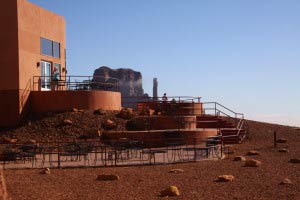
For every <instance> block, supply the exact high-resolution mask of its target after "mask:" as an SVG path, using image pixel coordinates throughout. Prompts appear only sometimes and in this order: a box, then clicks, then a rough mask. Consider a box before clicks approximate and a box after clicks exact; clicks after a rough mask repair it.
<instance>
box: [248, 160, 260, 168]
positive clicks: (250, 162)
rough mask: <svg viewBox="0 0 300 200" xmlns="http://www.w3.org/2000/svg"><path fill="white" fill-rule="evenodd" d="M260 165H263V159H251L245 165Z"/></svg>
mask: <svg viewBox="0 0 300 200" xmlns="http://www.w3.org/2000/svg"><path fill="white" fill-rule="evenodd" d="M260 166H261V161H259V160H254V159H249V160H246V161H245V167H260Z"/></svg>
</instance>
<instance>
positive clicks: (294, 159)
mask: <svg viewBox="0 0 300 200" xmlns="http://www.w3.org/2000/svg"><path fill="white" fill-rule="evenodd" d="M290 163H300V159H299V158H292V159H290Z"/></svg>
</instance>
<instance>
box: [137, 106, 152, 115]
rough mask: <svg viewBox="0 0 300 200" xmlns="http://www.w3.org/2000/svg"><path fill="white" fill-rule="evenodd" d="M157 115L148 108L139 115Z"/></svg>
mask: <svg viewBox="0 0 300 200" xmlns="http://www.w3.org/2000/svg"><path fill="white" fill-rule="evenodd" d="M154 114H155V110H153V109H150V108H147V109H143V110H141V111H140V113H139V115H141V116H152V115H154Z"/></svg>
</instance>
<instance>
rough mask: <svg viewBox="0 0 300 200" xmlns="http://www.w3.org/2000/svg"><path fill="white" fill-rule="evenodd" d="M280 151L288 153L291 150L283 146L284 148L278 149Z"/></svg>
mask: <svg viewBox="0 0 300 200" xmlns="http://www.w3.org/2000/svg"><path fill="white" fill-rule="evenodd" d="M278 152H280V153H288V152H289V150H288V149H285V148H283V149H278Z"/></svg>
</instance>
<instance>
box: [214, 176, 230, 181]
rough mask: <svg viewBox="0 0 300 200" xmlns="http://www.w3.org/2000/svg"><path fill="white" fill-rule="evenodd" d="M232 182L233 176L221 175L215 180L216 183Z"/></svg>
mask: <svg viewBox="0 0 300 200" xmlns="http://www.w3.org/2000/svg"><path fill="white" fill-rule="evenodd" d="M233 180H234V176H233V175H221V176H218V179H217V180H216V182H232V181H233Z"/></svg>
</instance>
